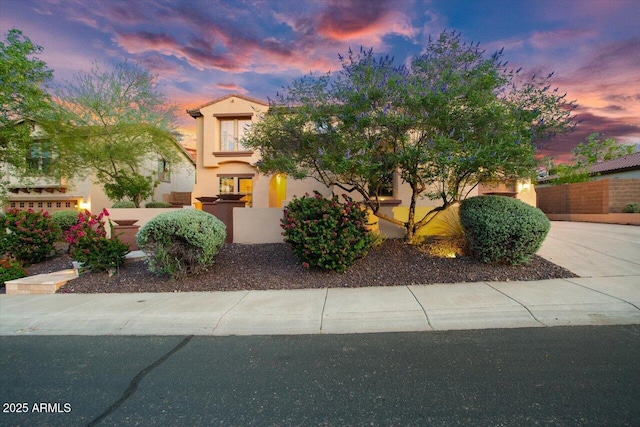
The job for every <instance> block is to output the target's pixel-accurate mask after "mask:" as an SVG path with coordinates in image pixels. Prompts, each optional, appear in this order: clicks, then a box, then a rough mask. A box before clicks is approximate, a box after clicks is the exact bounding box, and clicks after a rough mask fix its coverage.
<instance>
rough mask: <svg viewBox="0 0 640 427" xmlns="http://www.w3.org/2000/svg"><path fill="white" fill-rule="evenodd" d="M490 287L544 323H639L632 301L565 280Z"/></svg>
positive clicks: (638, 316) (511, 283) (496, 283)
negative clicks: (624, 300) (516, 302)
mask: <svg viewBox="0 0 640 427" xmlns="http://www.w3.org/2000/svg"><path fill="white" fill-rule="evenodd" d="M490 286H492V287H494V288H495V289H498V290H499V291H501V292H503V293H505V294H506V295H508V296H510V297H511V298H513V299H515V300H516V301H518V302H519V303H521V304H523V305H524V306H526V307H527V308H528V309H529V311H531V313H532V314H533V316H534V317H535V318H536V319H537V320H538V321H540V322H542V323H543V324H545V325H547V326H560V325H609V324H633V323H640V312H639V311H638V310H637V309H636V308H635V307H634V306H632V305H631V304H629V303H626V302H622V301H620V300H618V299H616V298H612V297H610V296H607V295H603V294H602V293H599V292H596V291H593V290H590V289H586V288H584V287H582V286H579V285H577V284H575V283H571V282H569V281H568V280H564V279H555V280H542V281H537V282H495V283H491V284H490Z"/></svg>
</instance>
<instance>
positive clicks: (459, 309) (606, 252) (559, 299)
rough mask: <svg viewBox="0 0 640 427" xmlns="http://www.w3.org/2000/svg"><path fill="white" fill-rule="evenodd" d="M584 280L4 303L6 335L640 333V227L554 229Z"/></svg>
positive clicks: (558, 253) (0, 308)
mask: <svg viewBox="0 0 640 427" xmlns="http://www.w3.org/2000/svg"><path fill="white" fill-rule="evenodd" d="M539 254H540V255H541V256H543V257H545V258H547V259H549V260H550V261H552V262H554V263H556V264H559V265H561V266H563V267H565V268H568V269H569V270H571V271H573V272H574V273H576V274H578V275H580V276H581V277H580V278H574V279H555V280H544V281H534V282H480V283H456V284H436V285H412V286H394V287H375V288H357V289H348V288H347V289H345V288H332V289H308V290H292V291H236V292H197V293H142V294H69V295H63V294H54V295H0V335H271V334H277V335H290V334H318V333H324V334H341V333H365V332H400V331H430V330H449V329H483V328H517V327H544V326H560V325H610V324H633V323H640V227H635V226H623V225H609V224H588V223H569V222H554V223H552V228H551V232H550V235H549V237H548V238H547V240H546V242H545V244H544V246H543V247H542V249H541V250H540V252H539Z"/></svg>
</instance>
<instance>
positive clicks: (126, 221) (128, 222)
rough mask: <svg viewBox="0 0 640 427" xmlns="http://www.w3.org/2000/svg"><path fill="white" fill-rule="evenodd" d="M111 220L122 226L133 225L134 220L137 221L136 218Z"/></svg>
mask: <svg viewBox="0 0 640 427" xmlns="http://www.w3.org/2000/svg"><path fill="white" fill-rule="evenodd" d="M113 222H115V223H116V224H118V225H122V226H127V225H133V224H135V223H136V222H138V220H137V219H114V220H113Z"/></svg>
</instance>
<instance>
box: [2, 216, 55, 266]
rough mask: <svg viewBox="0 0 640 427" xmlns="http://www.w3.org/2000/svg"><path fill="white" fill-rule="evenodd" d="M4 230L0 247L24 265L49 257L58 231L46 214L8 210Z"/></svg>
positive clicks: (53, 248) (52, 251)
mask: <svg viewBox="0 0 640 427" xmlns="http://www.w3.org/2000/svg"><path fill="white" fill-rule="evenodd" d="M4 226H5V228H6V230H5V234H4V236H3V240H4V243H3V244H2V245H1V246H3V249H4V251H5V253H6V254H7V255H9V256H10V257H11V258H14V259H16V260H18V261H22V262H23V263H25V264H35V263H37V262H40V261H43V260H45V259H46V258H48V257H50V256H51V255H52V253H54V250H55V242H56V241H57V240H58V237H59V236H60V229H59V228H58V226H57V225H56V224H55V223H54V222H53V220H52V219H51V217H50V216H49V214H48V213H47V212H35V211H33V210H31V209H29V210H26V211H25V210H18V209H10V210H9V211H8V212H7V213H6V215H5V218H4Z"/></svg>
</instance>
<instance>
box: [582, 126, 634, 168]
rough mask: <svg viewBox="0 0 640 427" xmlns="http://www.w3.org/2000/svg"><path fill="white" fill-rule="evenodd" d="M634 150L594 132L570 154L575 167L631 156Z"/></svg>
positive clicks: (632, 147)
mask: <svg viewBox="0 0 640 427" xmlns="http://www.w3.org/2000/svg"><path fill="white" fill-rule="evenodd" d="M634 149H635V147H634V146H632V145H624V144H618V143H617V142H616V140H615V139H613V138H606V139H604V136H603V135H601V134H599V133H597V132H594V133H592V134H590V135H589V136H588V137H587V140H586V142H581V143H579V144H578V145H577V146H576V147H575V148H574V149H573V150H571V152H572V153H573V156H574V161H575V162H576V164H577V165H579V166H591V165H594V164H596V163H600V162H606V161H609V160H614V159H617V158H620V157H624V156H627V155H629V154H633V152H634Z"/></svg>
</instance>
